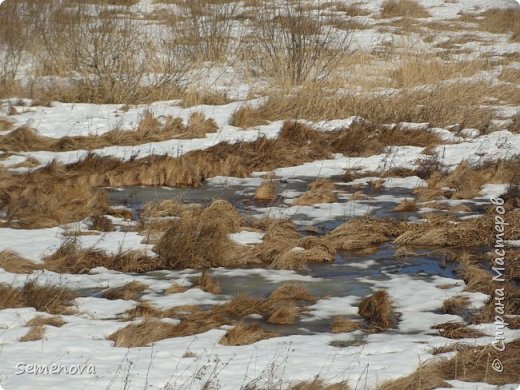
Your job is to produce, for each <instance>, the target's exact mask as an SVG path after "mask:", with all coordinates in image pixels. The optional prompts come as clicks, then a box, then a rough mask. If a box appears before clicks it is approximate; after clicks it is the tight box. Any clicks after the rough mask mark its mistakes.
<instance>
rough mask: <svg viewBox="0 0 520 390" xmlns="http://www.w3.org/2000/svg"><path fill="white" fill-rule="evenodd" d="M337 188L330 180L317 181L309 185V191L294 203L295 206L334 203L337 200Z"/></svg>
mask: <svg viewBox="0 0 520 390" xmlns="http://www.w3.org/2000/svg"><path fill="white" fill-rule="evenodd" d="M335 190H336V187H335V185H334V183H333V182H332V181H330V180H323V179H316V180H315V181H313V182H312V183H310V184H309V190H308V191H307V192H306V193H304V194H303V195H300V196H299V197H298V198H296V199H295V200H294V201H293V204H294V205H299V206H304V205H313V204H315V203H333V202H335V201H336V200H337V194H336V192H335Z"/></svg>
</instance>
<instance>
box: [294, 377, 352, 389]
mask: <svg viewBox="0 0 520 390" xmlns="http://www.w3.org/2000/svg"><path fill="white" fill-rule="evenodd" d="M349 389H350V387H349V386H348V385H347V383H345V382H340V383H334V384H326V383H325V382H324V381H323V380H321V379H320V378H316V379H314V380H313V381H311V382H299V383H296V384H294V385H292V386H290V387H289V388H288V390H349Z"/></svg>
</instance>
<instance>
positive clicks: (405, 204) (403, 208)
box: [393, 200, 417, 212]
mask: <svg viewBox="0 0 520 390" xmlns="http://www.w3.org/2000/svg"><path fill="white" fill-rule="evenodd" d="M416 210H417V204H416V203H415V200H403V201H402V202H401V203H399V204H398V205H397V206H395V207H394V210H393V211H396V212H411V211H416Z"/></svg>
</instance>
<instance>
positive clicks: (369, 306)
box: [358, 290, 396, 331]
mask: <svg viewBox="0 0 520 390" xmlns="http://www.w3.org/2000/svg"><path fill="white" fill-rule="evenodd" d="M358 313H359V315H360V316H361V317H363V318H364V319H365V320H366V321H367V322H368V325H369V328H370V329H371V330H374V331H384V330H386V329H388V328H390V327H391V326H393V324H394V323H395V316H396V315H395V312H394V308H393V301H392V299H391V298H390V296H389V295H388V293H387V292H386V291H384V290H379V291H377V292H375V293H374V294H372V295H370V296H368V297H366V298H364V299H363V300H362V301H361V302H360V303H359V305H358Z"/></svg>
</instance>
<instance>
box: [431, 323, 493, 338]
mask: <svg viewBox="0 0 520 390" xmlns="http://www.w3.org/2000/svg"><path fill="white" fill-rule="evenodd" d="M432 329H437V330H438V331H439V336H442V337H447V338H449V339H455V340H456V339H466V338H479V337H484V336H487V334H485V333H484V332H481V331H479V330H477V329H472V328H468V327H467V326H466V325H465V324H463V323H462V322H446V323H444V324H439V325H435V326H432Z"/></svg>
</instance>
